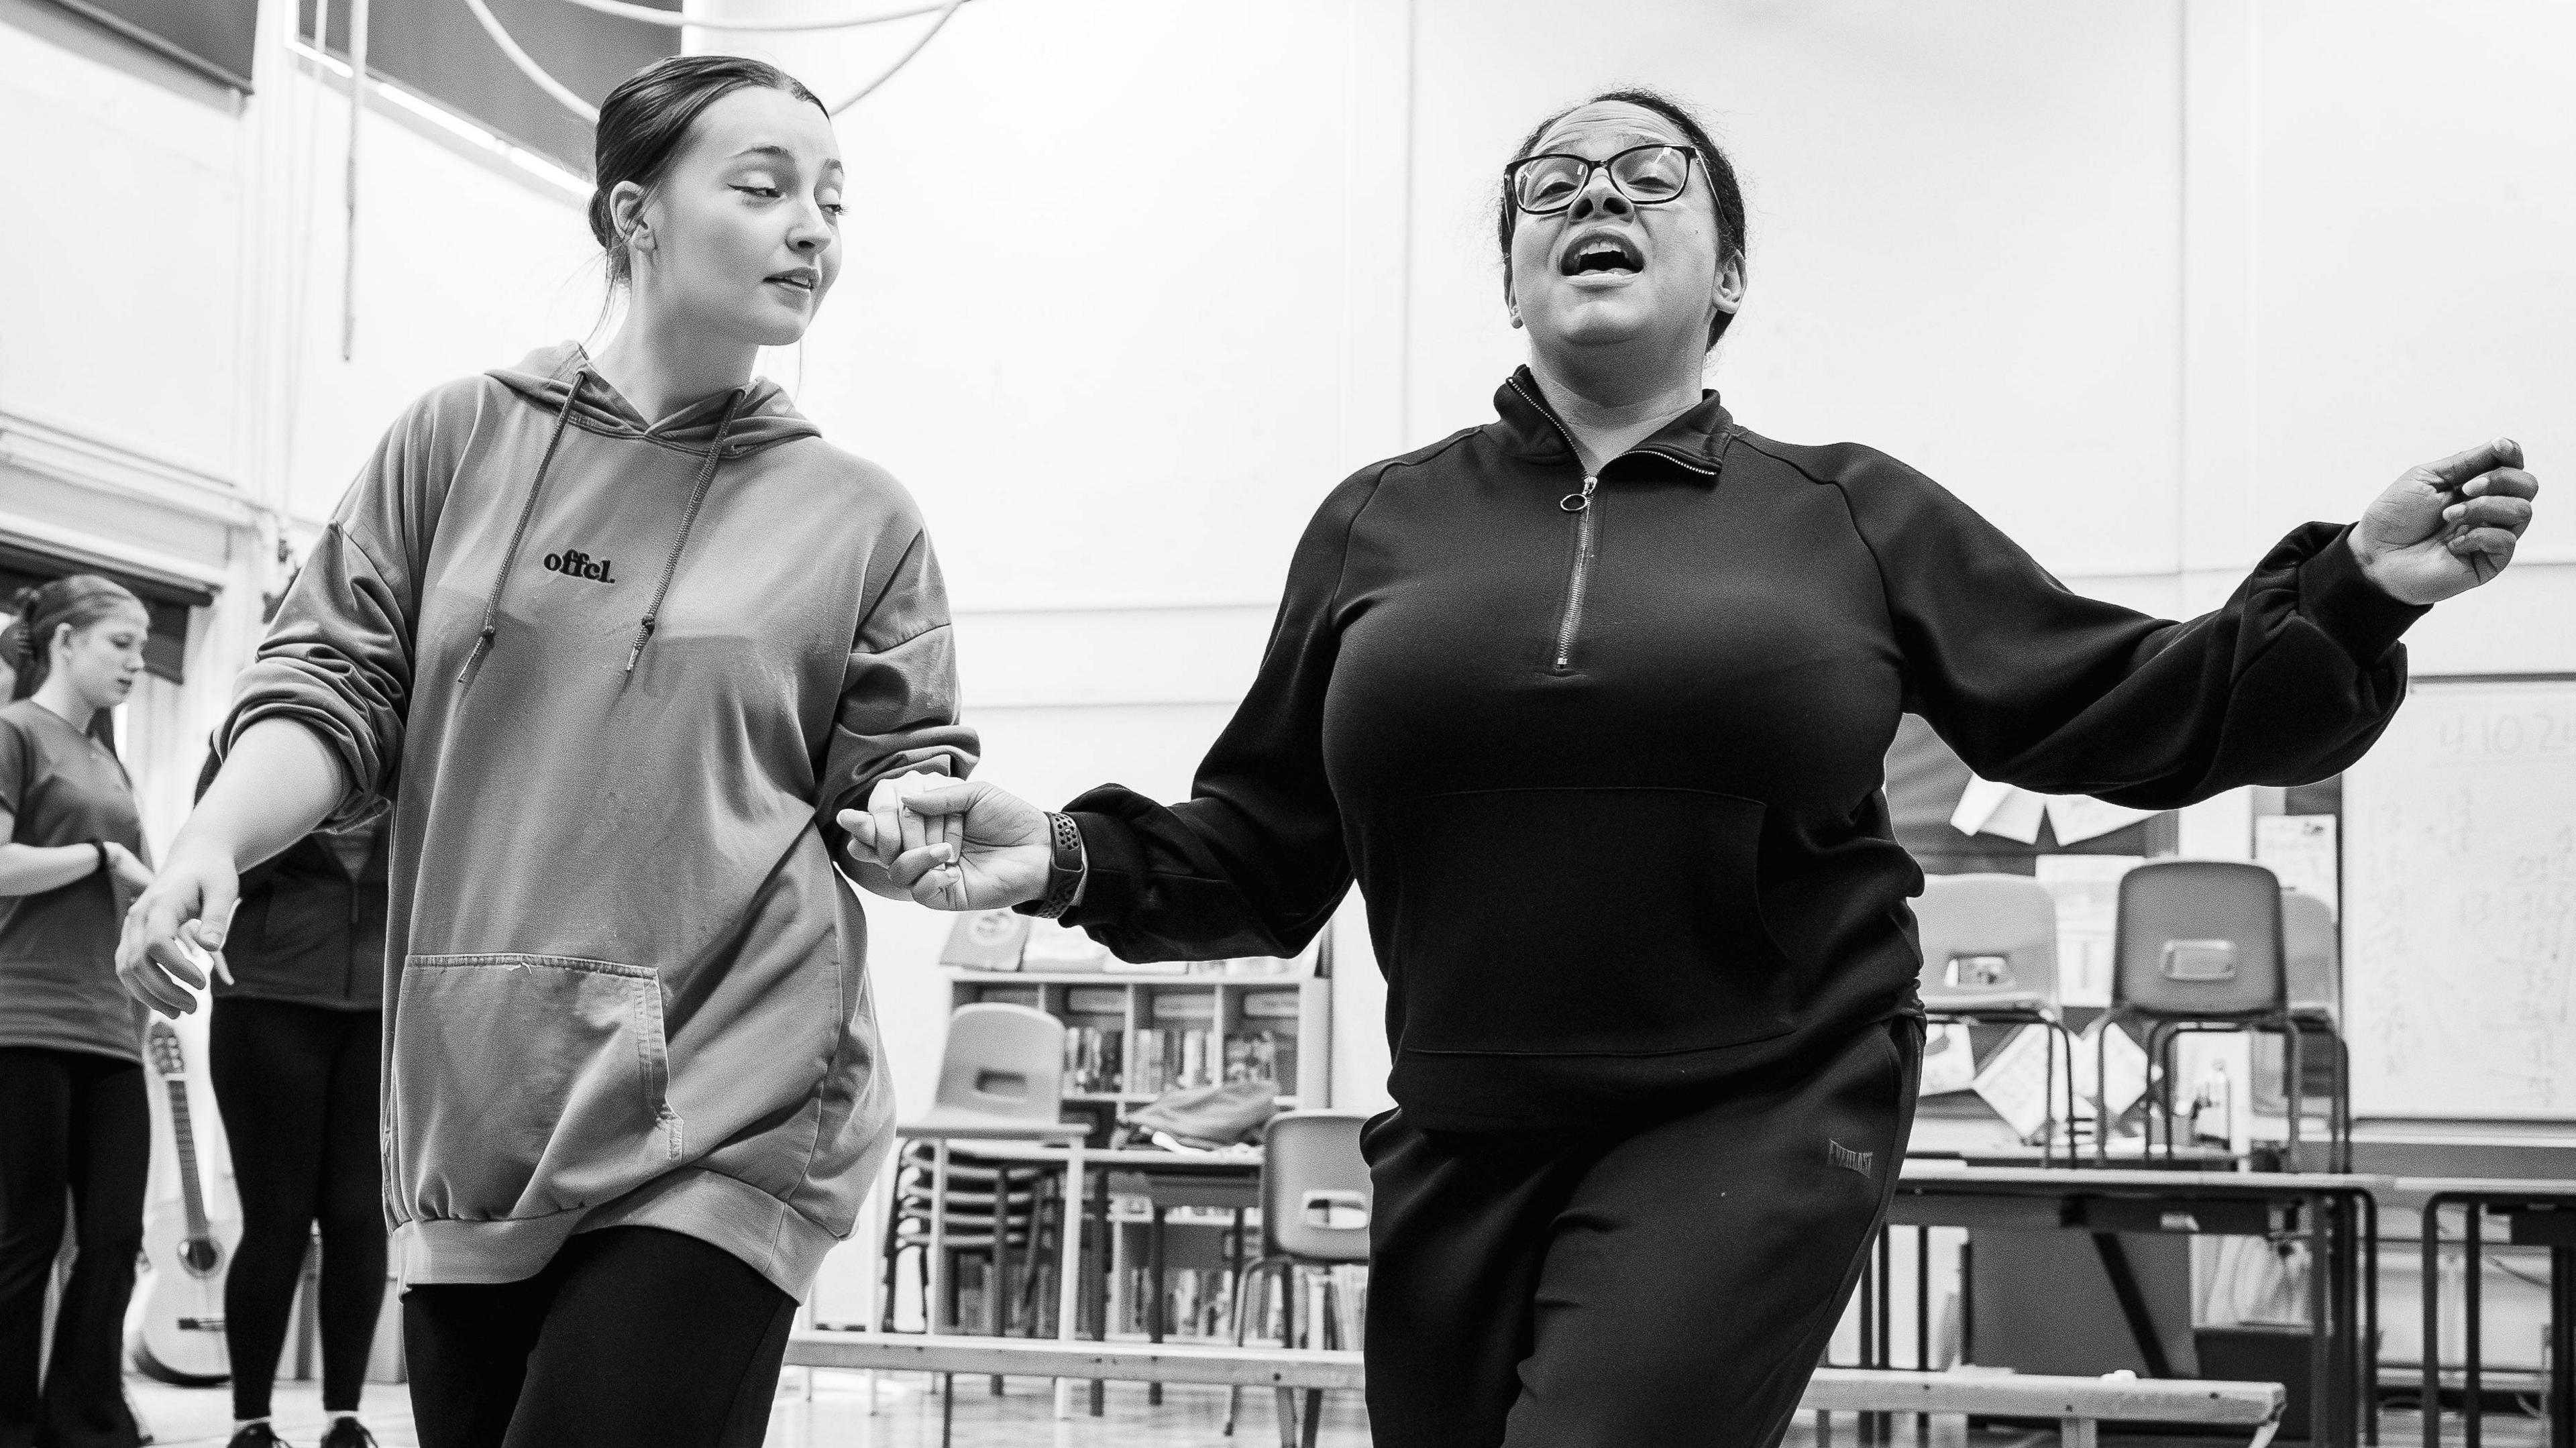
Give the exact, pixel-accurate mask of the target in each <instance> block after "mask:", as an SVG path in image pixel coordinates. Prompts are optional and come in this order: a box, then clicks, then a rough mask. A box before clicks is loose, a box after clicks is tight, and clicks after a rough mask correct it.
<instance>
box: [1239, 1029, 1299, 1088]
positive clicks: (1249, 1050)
mask: <svg viewBox="0 0 2576 1448" xmlns="http://www.w3.org/2000/svg"><path fill="white" fill-rule="evenodd" d="M1225 1079H1226V1080H1228V1081H1267V1082H1269V1083H1270V1084H1271V1085H1272V1086H1273V1087H1274V1088H1276V1087H1293V1086H1295V1085H1296V1084H1297V1038H1296V1037H1295V1036H1294V1035H1292V1034H1288V1033H1286V1032H1281V1031H1241V1032H1237V1033H1236V1034H1234V1035H1231V1036H1228V1037H1226V1038H1225Z"/></svg>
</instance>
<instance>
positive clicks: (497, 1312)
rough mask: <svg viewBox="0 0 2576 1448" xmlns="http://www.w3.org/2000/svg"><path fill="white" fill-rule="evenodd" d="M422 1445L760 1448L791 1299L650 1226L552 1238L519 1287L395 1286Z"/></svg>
mask: <svg viewBox="0 0 2576 1448" xmlns="http://www.w3.org/2000/svg"><path fill="white" fill-rule="evenodd" d="M402 1305H403V1344H404V1347H405V1349H406V1351H407V1352H408V1353H409V1356H410V1361H411V1411H412V1424H413V1427H414V1429H415V1431H416V1432H418V1434H419V1435H420V1444H421V1448H559V1445H562V1444H567V1443H615V1444H617V1445H619V1448H760V1442H761V1439H762V1438H763V1437H764V1436H765V1435H766V1434H767V1432H768V1429H769V1402H770V1399H771V1398H772V1397H773V1396H775V1395H776V1394H777V1391H778V1367H779V1363H780V1361H781V1360H782V1359H784V1358H785V1357H786V1355H787V1329H788V1327H789V1325H790V1324H791V1323H792V1322H793V1321H794V1320H795V1317H796V1299H794V1298H792V1297H789V1296H788V1295H787V1294H786V1293H784V1292H781V1291H779V1290H778V1289H777V1288H776V1287H773V1286H771V1285H770V1282H769V1279H768V1278H766V1277H763V1276H761V1275H760V1274H759V1273H757V1272H754V1271H753V1270H751V1268H750V1267H749V1266H747V1265H745V1264H744V1262H743V1261H742V1259H741V1258H739V1257H736V1256H734V1255H733V1254H732V1253H730V1252H727V1251H725V1250H724V1249H723V1248H721V1247H717V1246H714V1245H712V1244H710V1243H706V1242H701V1241H699V1240H698V1239H697V1238H695V1237H687V1236H682V1235H681V1234H679V1233H677V1232H665V1231H662V1230H661V1229H659V1228H656V1227H607V1228H603V1229H601V1230H599V1231H596V1232H584V1233H581V1234H579V1235H578V1236H575V1237H574V1238H573V1239H572V1240H571V1241H570V1242H567V1243H565V1244H564V1247H563V1250H562V1251H560V1252H557V1253H556V1254H555V1259H554V1261H552V1262H550V1263H548V1264H546V1269H545V1270H544V1271H542V1272H540V1273H538V1274H537V1275H536V1276H534V1277H531V1278H528V1279H527V1280H525V1281H522V1282H503V1283H498V1284H495V1285H491V1286H482V1285H476V1286H431V1287H415V1288H412V1289H411V1290H410V1291H408V1292H405V1293H404V1294H403V1298H402Z"/></svg>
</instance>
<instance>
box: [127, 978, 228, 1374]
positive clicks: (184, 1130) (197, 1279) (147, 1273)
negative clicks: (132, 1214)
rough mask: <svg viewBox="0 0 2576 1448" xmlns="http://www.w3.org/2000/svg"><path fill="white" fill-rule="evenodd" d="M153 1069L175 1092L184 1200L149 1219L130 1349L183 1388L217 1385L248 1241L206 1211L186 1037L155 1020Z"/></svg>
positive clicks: (148, 1044)
mask: <svg viewBox="0 0 2576 1448" xmlns="http://www.w3.org/2000/svg"><path fill="white" fill-rule="evenodd" d="M144 1046H145V1052H146V1054H147V1055H149V1056H150V1058H151V1061H152V1069H153V1071H154V1073H155V1074H157V1075H158V1076H160V1078H161V1086H162V1089H163V1090H165V1091H167V1092H169V1093H170V1134H171V1136H172V1138H173V1139H174V1140H175V1142H176V1144H177V1146H178V1151H179V1200H178V1201H177V1202H176V1203H173V1202H169V1201H166V1200H165V1201H162V1202H159V1203H157V1204H155V1205H154V1207H153V1208H152V1211H151V1212H150V1213H149V1214H148V1215H146V1216H145V1218H144V1220H143V1276H142V1280H141V1281H140V1282H138V1283H137V1284H136V1285H135V1292H134V1301H133V1305H132V1306H131V1307H129V1308H128V1309H127V1310H126V1319H125V1346H126V1351H127V1353H128V1354H129V1355H131V1356H132V1357H133V1359H134V1366H135V1369H136V1370H137V1371H139V1372H141V1373H142V1374H143V1375H144V1376H146V1377H149V1378H157V1379H159V1380H160V1381H162V1382H165V1383H175V1384H178V1385H180V1386H182V1387H211V1386H213V1385H214V1384H217V1383H220V1382H223V1381H225V1380H226V1379H228V1378H230V1377H231V1376H232V1359H231V1356H230V1354H229V1353H228V1352H227V1351H226V1348H225V1345H224V1273H225V1272H226V1271H227V1270H229V1269H230V1268H231V1266H232V1263H233V1248H234V1247H235V1246H236V1245H237V1244H238V1243H239V1242H240V1241H241V1223H240V1222H239V1221H238V1220H235V1219H233V1218H229V1217H227V1218H222V1219H218V1218H215V1217H213V1216H211V1215H210V1214H209V1213H208V1212H207V1210H206V1193H205V1187H204V1185H203V1183H202V1182H201V1181H200V1179H199V1177H198V1174H197V1137H196V1132H195V1131H194V1130H193V1129H192V1128H191V1126H190V1122H189V1117H188V1062H187V1054H186V1052H185V1051H184V1050H183V1049H182V1048H181V1045H180V1042H179V1033H178V1032H177V1031H176V1030H173V1029H172V1028H171V1026H170V1023H169V1022H168V1021H165V1020H161V1019H159V1018H158V1017H155V1018H154V1020H153V1021H152V1025H151V1028H150V1029H149V1031H147V1032H146V1033H145V1037H144Z"/></svg>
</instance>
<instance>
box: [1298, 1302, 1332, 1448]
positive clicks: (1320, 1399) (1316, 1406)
mask: <svg viewBox="0 0 2576 1448" xmlns="http://www.w3.org/2000/svg"><path fill="white" fill-rule="evenodd" d="M1334 1293H1335V1288H1334V1287H1333V1279H1332V1275H1331V1274H1330V1273H1329V1272H1328V1273H1326V1274H1325V1276H1324V1304H1323V1305H1324V1321H1323V1325H1322V1329H1321V1330H1320V1331H1319V1332H1318V1333H1317V1334H1316V1335H1317V1336H1318V1337H1321V1338H1322V1339H1323V1341H1324V1346H1326V1347H1328V1348H1330V1347H1339V1346H1341V1342H1340V1341H1339V1336H1340V1335H1339V1334H1338V1333H1337V1332H1336V1331H1335V1330H1334V1327H1333V1320H1334V1319H1333V1307H1334ZM1323 1426H1324V1390H1323V1389H1322V1388H1308V1389H1307V1390H1306V1417H1305V1422H1304V1425H1303V1427H1304V1431H1303V1433H1302V1434H1300V1436H1299V1438H1298V1442H1299V1444H1300V1448H1315V1435H1316V1434H1317V1433H1319V1432H1321V1431H1323Z"/></svg>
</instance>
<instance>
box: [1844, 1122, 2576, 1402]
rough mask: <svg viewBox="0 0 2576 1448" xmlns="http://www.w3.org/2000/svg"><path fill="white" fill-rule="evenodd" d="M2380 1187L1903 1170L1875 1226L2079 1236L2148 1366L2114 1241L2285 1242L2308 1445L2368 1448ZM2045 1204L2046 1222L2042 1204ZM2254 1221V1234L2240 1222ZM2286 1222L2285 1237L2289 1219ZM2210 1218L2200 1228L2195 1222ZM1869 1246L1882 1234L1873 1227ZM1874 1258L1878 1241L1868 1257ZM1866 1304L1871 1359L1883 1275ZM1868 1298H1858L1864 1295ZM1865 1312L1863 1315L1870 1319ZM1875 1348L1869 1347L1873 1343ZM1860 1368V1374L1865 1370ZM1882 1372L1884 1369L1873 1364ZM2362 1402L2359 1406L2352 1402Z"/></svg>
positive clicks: (2304, 1177)
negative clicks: (2292, 1269)
mask: <svg viewBox="0 0 2576 1448" xmlns="http://www.w3.org/2000/svg"><path fill="white" fill-rule="evenodd" d="M2391 1185H2392V1182H2391V1181H2390V1179H2389V1178H2386V1177H2376V1176H2356V1175H2348V1174H2333V1175H2330V1174H2325V1173H2317V1172H2179V1171H2120V1170H2106V1169H2102V1168H2098V1167H2088V1168H2084V1169H2082V1170H2068V1169H2062V1168H2061V1169H2047V1168H2039V1169H2032V1168H2016V1167H1967V1168H1957V1167H1948V1168H1945V1167H1943V1166H1942V1165H1940V1164H1939V1163H1935V1162H1928V1161H1909V1162H1907V1163H1906V1166H1905V1169H1904V1170H1903V1172H1902V1173H1901V1174H1900V1175H1899V1177H1898V1179H1897V1184H1896V1195H1895V1199H1894V1201H1893V1202H1891V1203H1890V1205H1889V1208H1888V1219H1887V1221H1888V1225H1889V1226H1900V1225H1914V1226H1922V1227H1931V1226H1948V1227H1978V1226H1987V1227H2020V1228H2045V1227H2051V1226H2053V1227H2056V1228H2059V1229H2061V1230H2073V1231H2087V1232H2090V1233H2092V1234H2093V1238H2094V1243H2095V1245H2096V1247H2097V1249H2099V1250H2101V1251H2102V1257H2103V1267H2104V1269H2105V1271H2106V1272H2107V1273H2108V1274H2109V1276H2110V1277H2111V1282H2112V1289H2113V1291H2114V1292H2115V1293H2116V1294H2117V1295H2118V1296H2119V1298H2120V1302H2121V1309H2122V1312H2123V1315H2124V1316H2126V1317H2127V1319H2128V1322H2129V1328H2130V1331H2131V1333H2132V1334H2133V1335H2134V1336H2135V1337H2136V1338H2137V1341H2138V1343H2139V1347H2140V1355H2141V1356H2142V1357H2144V1358H2145V1360H2146V1361H2147V1362H2148V1364H2149V1365H2150V1366H2151V1367H2152V1366H2153V1365H2155V1364H2156V1363H2158V1362H2159V1361H2161V1359H2162V1356H2163V1349H2162V1345H2161V1343H2160V1342H2159V1341H2158V1340H2157V1339H2156V1336H2155V1331H2154V1327H2153V1325H2152V1324H2150V1323H2148V1322H2146V1321H2145V1320H2144V1317H2145V1313H2144V1301H2143V1299H2142V1298H2141V1297H2140V1296H2139V1294H2138V1293H2137V1290H2136V1283H2135V1280H2134V1279H2128V1280H2126V1281H2125V1282H2124V1280H2123V1273H2124V1270H2125V1268H2126V1265H2127V1259H2126V1256H2125V1254H2123V1253H2122V1252H2120V1251H2119V1250H2118V1248H2119V1242H2118V1238H2117V1235H2116V1234H2117V1233H2119V1232H2124V1231H2139V1232H2157V1231H2170V1232H2189V1233H2204V1234H2209V1235H2232V1234H2233V1233H2234V1232H2235V1231H2242V1230H2246V1229H2247V1228H2249V1227H2250V1228H2252V1229H2253V1230H2258V1231H2262V1232H2265V1233H2266V1234H2267V1235H2268V1234H2270V1233H2273V1232H2292V1231H2295V1232H2296V1233H2297V1234H2298V1235H2300V1236H2303V1237H2304V1238H2305V1239H2306V1240H2307V1243H2308V1252H2309V1261H2310V1263H2311V1270H2310V1272H2309V1276H2308V1312H2309V1320H2310V1322H2311V1323H2312V1324H2313V1326H2314V1327H2315V1329H2316V1330H2315V1332H2314V1333H2313V1334H2312V1335H2311V1342H2310V1344H2309V1349H2308V1351H2309V1357H2308V1371H2309V1375H2310V1376H2309V1381H2310V1384H2311V1388H2310V1391H2311V1393H2312V1394H2313V1395H2314V1396H2313V1398H2312V1401H2311V1405H2310V1408H2311V1411H2310V1414H2309V1417H2310V1429H2309V1431H2310V1432H2311V1433H2312V1434H2313V1435H2314V1441H2316V1442H2318V1443H2320V1444H2327V1445H2334V1448H2351V1445H2353V1444H2355V1443H2357V1442H2367V1443H2371V1444H2376V1443H2377V1442H2378V1441H2379V1414H2378V1412H2377V1411H2376V1409H2377V1403H2376V1388H2377V1381H2376V1373H2375V1371H2374V1370H2373V1364H2372V1361H2371V1359H2372V1357H2373V1355H2374V1354H2375V1352H2376V1343H2377V1341H2378V1336H2379V1284H2378V1278H2379V1272H2378V1266H2379V1252H2378V1235H2379V1203H2378V1199H2377V1197H2376V1195H2375V1193H2376V1192H2378V1191H2382V1190H2386V1189H2388V1188H2389V1187H2390V1186H2391ZM2051 1202H2053V1203H2054V1204H2055V1207H2056V1210H2055V1211H2054V1213H2051V1212H2049V1211H2048V1210H2047V1209H2046V1206H2045V1204H2047V1203H2051ZM2249 1210H2252V1211H2258V1212H2261V1213H2262V1214H2263V1216H2262V1220H2261V1225H2259V1226H2258V1225H2256V1224H2255V1223H2254V1222H2253V1221H2252V1220H2250V1219H2248V1218H2247V1216H2246V1213H2247V1212H2248V1211H2249ZM2293 1211H2295V1214H2296V1218H2297V1220H2296V1225H2295V1226H2293V1225H2292V1224H2291V1222H2290V1220H2289V1218H2290V1214H2291V1213H2292V1212H2293ZM2204 1217H2206V1218H2210V1219H2211V1220H2210V1221H2207V1222H2204V1221H2203V1220H2202V1219H2203V1218H2204ZM1881 1230H1882V1234H1883V1233H1884V1231H1885V1228H1882V1229H1881ZM1884 1251H1885V1243H1884V1236H1883V1235H1882V1240H1881V1243H1880V1248H1879V1253H1878V1254H1873V1255H1883V1253H1884ZM1872 1275H1873V1276H1874V1277H1875V1279H1876V1280H1875V1289H1874V1290H1875V1293H1876V1298H1875V1301H1873V1300H1871V1299H1870V1298H1866V1297H1865V1298H1864V1299H1863V1307H1864V1311H1865V1312H1867V1314H1868V1316H1869V1318H1870V1324H1869V1326H1870V1329H1871V1330H1870V1331H1869V1332H1865V1333H1864V1335H1863V1338H1862V1351H1863V1353H1864V1354H1865V1355H1868V1354H1870V1353H1872V1351H1873V1349H1876V1350H1877V1351H1878V1355H1880V1356H1884V1355H1885V1354H1884V1345H1883V1340H1884V1339H1885V1338H1886V1336H1887V1328H1888V1312H1889V1308H1890V1307H1891V1306H1892V1305H1893V1304H1892V1302H1891V1301H1890V1296H1889V1291H1888V1281H1887V1277H1888V1274H1887V1273H1886V1272H1885V1271H1884V1270H1883V1269H1882V1270H1880V1271H1878V1272H1876V1273H1874V1274H1872ZM1864 1290H1865V1291H1866V1290H1870V1289H1869V1288H1867V1287H1865V1289H1864ZM1871 1309H1874V1310H1871ZM1874 1339H1875V1341H1874ZM1868 1365H1871V1364H1866V1363H1865V1364H1864V1366H1868ZM1877 1365H1879V1366H1893V1364H1892V1363H1882V1364H1877ZM2366 1392H2367V1393H2369V1394H2371V1396H2369V1397H2365V1396H2364V1395H2365V1393H2366ZM2561 1448H2565V1445H2561Z"/></svg>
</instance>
